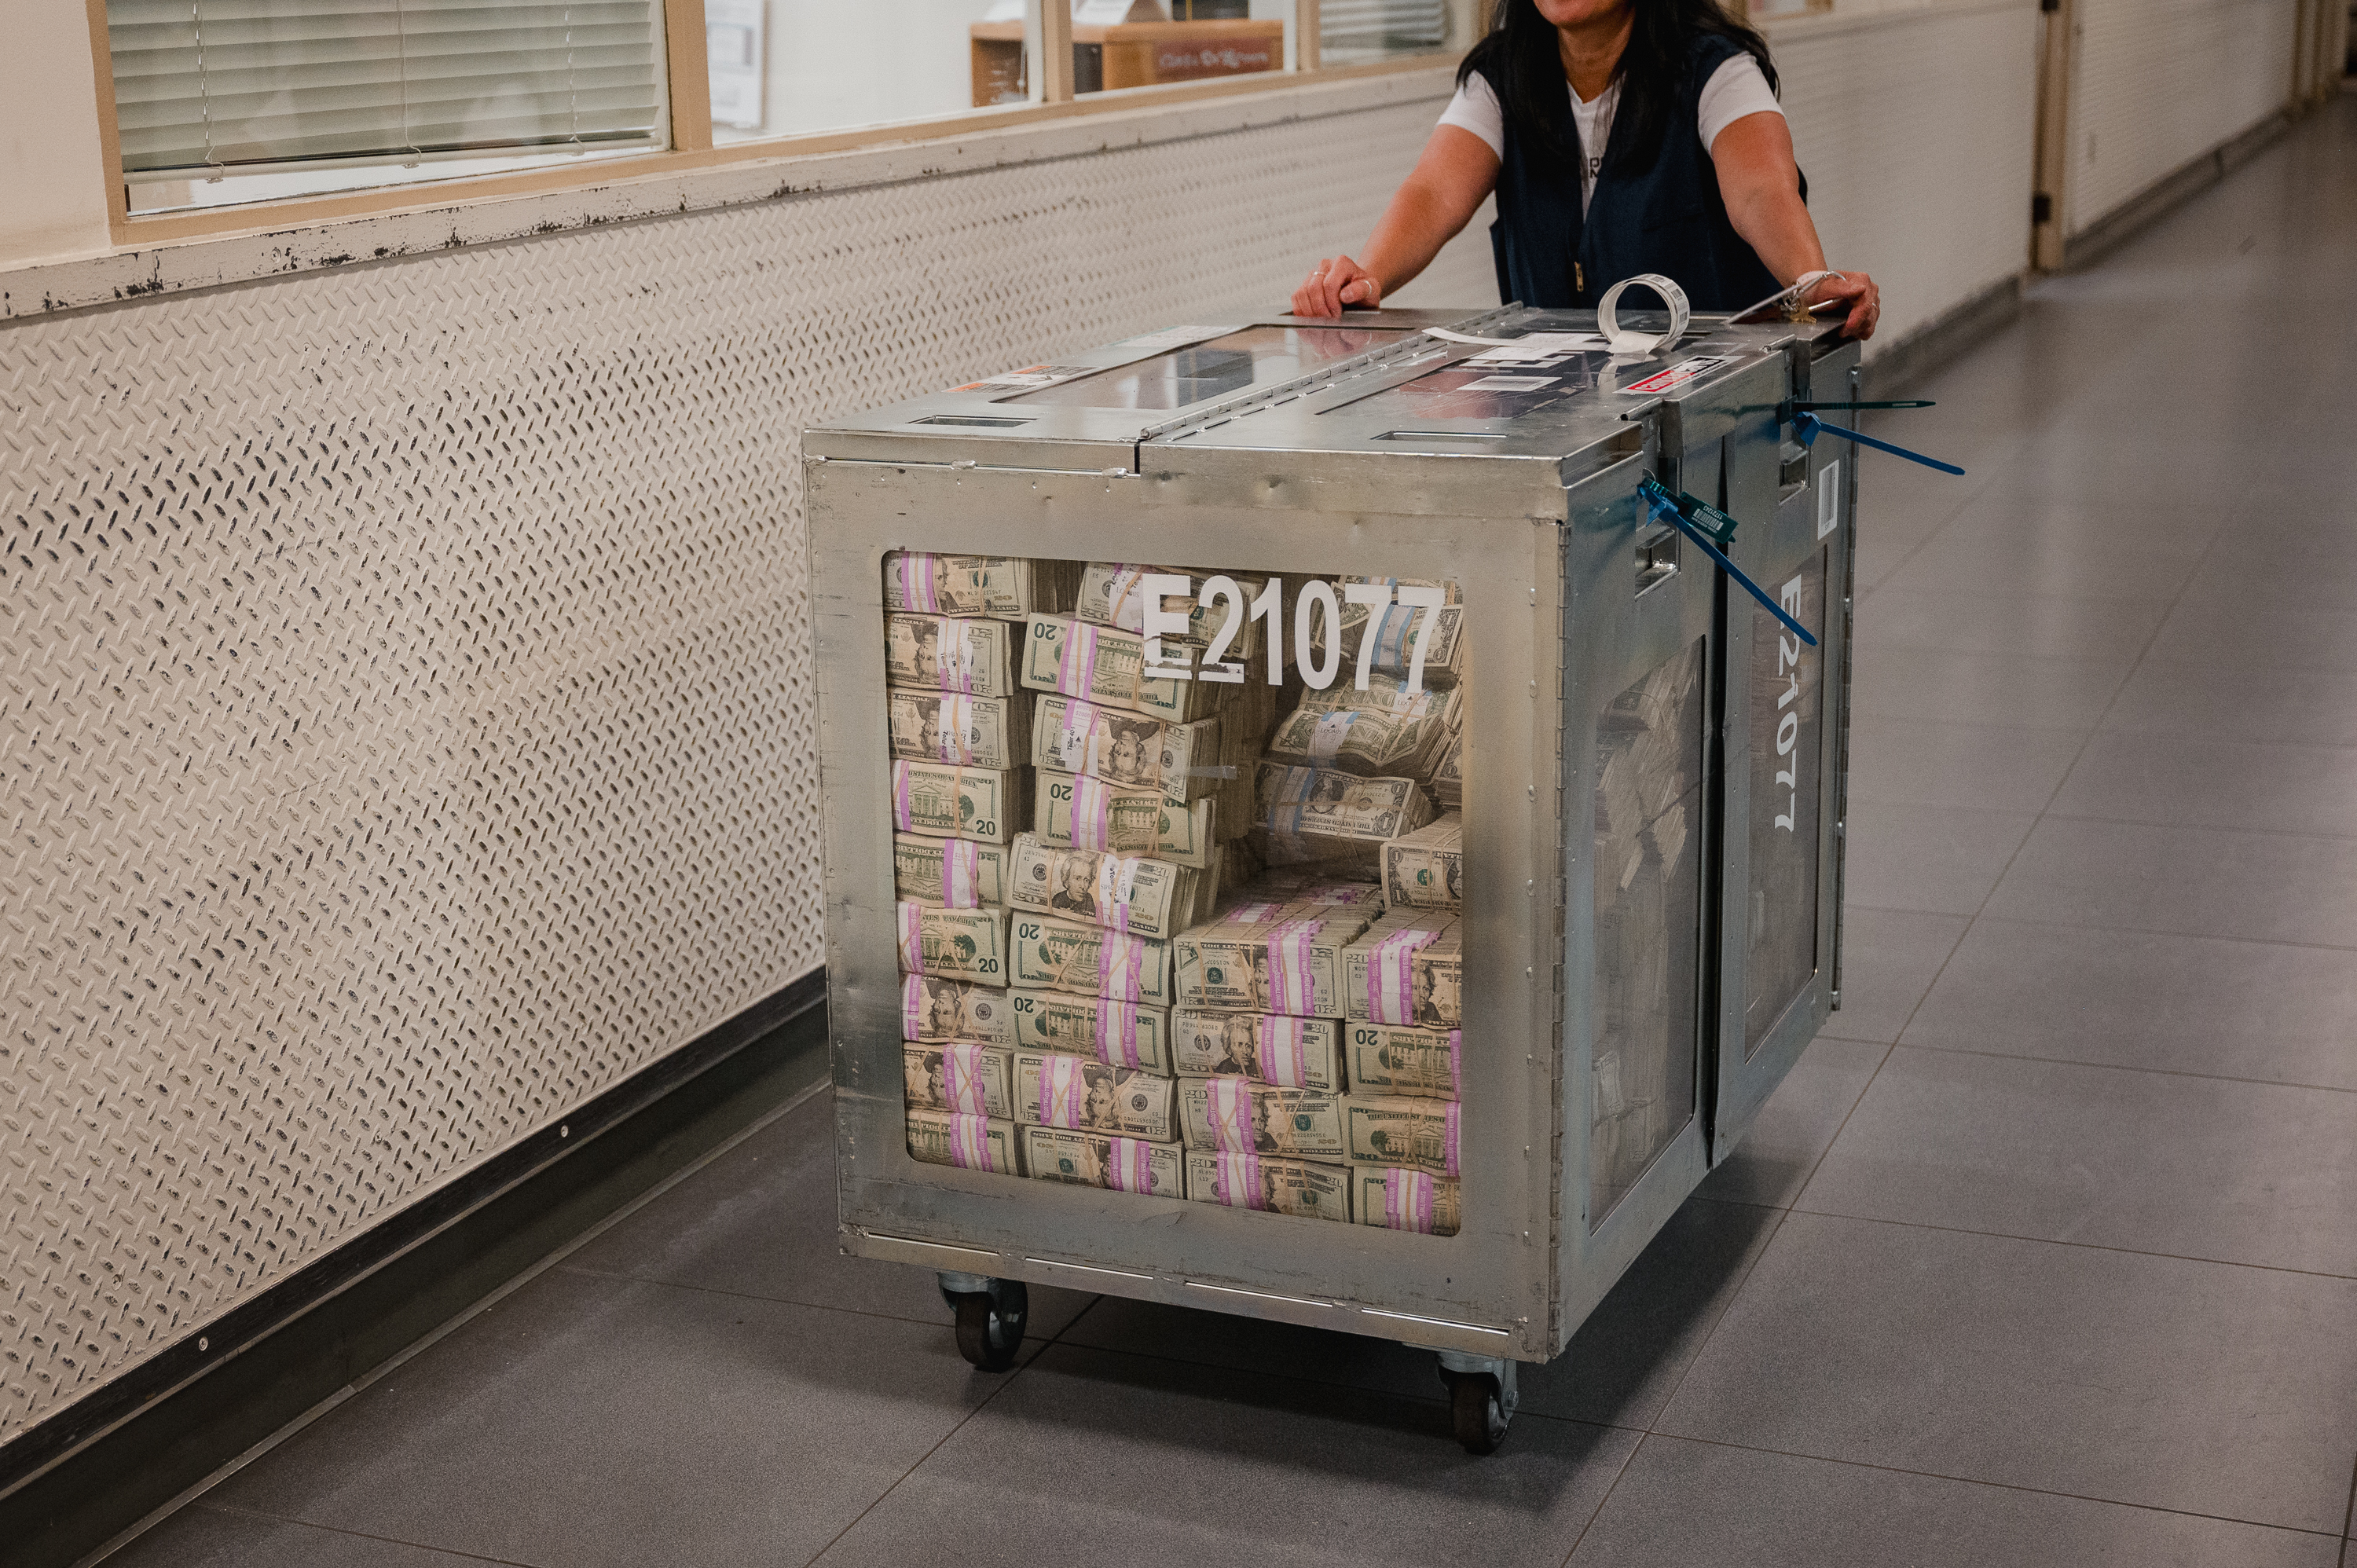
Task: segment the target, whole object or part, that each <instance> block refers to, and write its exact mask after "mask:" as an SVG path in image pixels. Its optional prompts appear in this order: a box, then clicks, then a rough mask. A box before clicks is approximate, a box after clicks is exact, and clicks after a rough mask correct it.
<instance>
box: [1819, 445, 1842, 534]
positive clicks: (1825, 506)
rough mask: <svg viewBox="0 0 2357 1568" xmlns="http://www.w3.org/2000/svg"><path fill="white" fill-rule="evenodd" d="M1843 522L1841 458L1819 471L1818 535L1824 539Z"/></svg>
mask: <svg viewBox="0 0 2357 1568" xmlns="http://www.w3.org/2000/svg"><path fill="white" fill-rule="evenodd" d="M1840 522H1841V459H1840V458H1838V457H1836V458H1835V459H1834V460H1833V461H1832V462H1830V463H1827V464H1826V465H1825V466H1824V467H1823V468H1821V469H1819V470H1818V472H1817V537H1818V538H1819V539H1823V538H1824V536H1825V535H1826V534H1828V533H1831V532H1833V531H1834V530H1835V527H1837V526H1838V525H1839V524H1840Z"/></svg>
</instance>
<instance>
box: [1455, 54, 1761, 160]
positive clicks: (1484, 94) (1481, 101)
mask: <svg viewBox="0 0 2357 1568" xmlns="http://www.w3.org/2000/svg"><path fill="white" fill-rule="evenodd" d="M1783 112H1784V110H1783V107H1782V106H1781V104H1779V103H1778V102H1776V94H1775V93H1774V92H1772V91H1770V90H1769V86H1768V79H1767V77H1765V76H1764V75H1762V74H1761V73H1760V62H1759V61H1758V60H1756V59H1752V58H1751V57H1750V56H1749V54H1738V55H1736V56H1734V57H1733V58H1731V59H1727V61H1725V62H1724V63H1723V64H1721V65H1720V66H1719V68H1718V69H1717V70H1714V71H1712V72H1711V73H1710V80H1709V81H1706V82H1705V83H1703V89H1702V99H1701V102H1699V103H1698V104H1697V105H1696V106H1695V128H1696V129H1697V130H1699V131H1700V132H1701V133H1702V145H1703V150H1704V151H1705V152H1708V151H1709V150H1710V145H1711V144H1712V143H1713V142H1716V141H1717V140H1718V134H1719V133H1720V132H1721V131H1724V130H1726V129H1727V127H1728V126H1729V125H1732V124H1735V123H1736V122H1737V121H1738V120H1740V119H1742V118H1743V117H1744V116H1745V115H1747V114H1781V113H1783ZM1440 123H1441V124H1444V125H1454V126H1456V127H1457V128H1458V129H1459V130H1462V131H1470V132H1472V133H1473V134H1475V135H1477V136H1479V137H1480V138H1481V140H1482V141H1484V142H1486V143H1488V144H1489V146H1490V150H1491V152H1493V153H1495V154H1497V155H1498V156H1500V157H1501V158H1502V157H1504V156H1506V112H1505V110H1504V109H1503V108H1502V107H1501V105H1500V104H1499V102H1498V94H1497V91H1496V90H1495V89H1493V88H1492V87H1491V85H1490V79H1489V78H1487V77H1485V76H1483V75H1482V74H1481V73H1480V72H1479V71H1476V72H1474V73H1473V74H1472V75H1471V76H1469V77H1467V78H1466V79H1465V85H1464V86H1462V87H1460V88H1458V90H1457V96H1456V97H1454V98H1452V99H1450V100H1449V101H1448V109H1447V110H1446V111H1445V112H1443V113H1442V114H1441V116H1440Z"/></svg>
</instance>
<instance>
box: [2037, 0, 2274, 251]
mask: <svg viewBox="0 0 2357 1568" xmlns="http://www.w3.org/2000/svg"><path fill="white" fill-rule="evenodd" d="M2072 17H2073V26H2074V28H2075V30H2074V32H2073V34H2072V40H2071V113H2070V121H2071V143H2070V147H2069V153H2068V156H2069V173H2068V176H2067V177H2066V179H2065V181H2064V184H2063V201H2062V205H2063V229H2064V231H2066V232H2068V233H2072V234H2077V233H2081V232H2083V231H2085V230H2087V229H2088V228H2090V227H2092V226H2093V225H2094V224H2095V223H2097V222H2099V221H2101V220H2103V219H2104V217H2106V216H2107V215H2109V214H2110V213H2111V212H2113V211H2114V210H2115V209H2117V208H2119V207H2120V206H2121V205H2122V204H2123V203H2125V202H2126V201H2128V200H2130V199H2133V198H2135V197H2136V196H2137V195H2138V194H2140V193H2141V192H2143V191H2144V190H2145V189H2147V188H2148V187H2150V186H2151V185H2153V184H2154V183H2155V182H2156V181H2158V180H2159V179H2161V178H2163V177H2166V176H2168V175H2169V174H2172V173H2174V172H2175V171H2176V170H2178V169H2179V168H2181V167H2183V166H2185V165H2186V164H2188V163H2190V162H2191V161H2192V160H2193V159H2195V158H2198V157H2200V156H2201V155H2202V154H2204V153H2206V152H2208V151H2210V150H2211V149H2212V148H2213V147H2215V146H2217V145H2220V144H2221V143H2223V142H2227V141H2231V140H2232V139H2233V138H2234V137H2235V136H2238V135H2240V134H2242V133H2243V132H2244V131H2247V130H2249V129H2250V128H2251V127H2252V126H2254V125H2255V124H2258V123H2259V122H2260V121H2261V120H2263V119H2265V118H2266V117H2267V116H2268V115H2270V114H2274V113H2279V112H2280V111H2281V110H2282V109H2283V108H2284V107H2285V105H2286V103H2287V101H2288V100H2289V98H2290V95H2291V76H2292V41H2293V29H2294V26H2295V24H2296V22H2297V19H2298V0H2075V9H2074V10H2073V12H2072Z"/></svg>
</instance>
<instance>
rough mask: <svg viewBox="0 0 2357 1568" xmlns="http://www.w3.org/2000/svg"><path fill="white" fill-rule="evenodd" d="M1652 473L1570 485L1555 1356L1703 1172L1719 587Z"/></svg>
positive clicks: (1643, 469) (1624, 470)
mask: <svg viewBox="0 0 2357 1568" xmlns="http://www.w3.org/2000/svg"><path fill="white" fill-rule="evenodd" d="M1654 461H1655V460H1654V458H1653V456H1652V453H1650V452H1649V453H1647V454H1646V455H1645V456H1641V457H1635V458H1631V459H1629V460H1627V461H1625V462H1622V463H1620V464H1617V465H1615V466H1613V467H1610V468H1608V469H1606V470H1604V471H1603V472H1601V473H1599V474H1597V475H1596V476H1594V477H1593V478H1589V479H1587V480H1585V481H1582V482H1581V483H1579V484H1577V485H1575V486H1574V487H1573V488H1572V490H1571V492H1570V498H1569V499H1570V504H1569V508H1568V510H1567V514H1566V518H1567V521H1566V550H1565V555H1566V578H1567V580H1568V584H1569V589H1570V591H1569V594H1568V598H1569V603H1570V613H1569V618H1568V619H1567V621H1566V626H1565V628H1564V662H1563V668H1564V671H1565V677H1564V682H1563V703H1564V713H1563V733H1564V736H1565V743H1566V761H1565V768H1564V784H1563V792H1564V793H1563V804H1562V807H1561V811H1562V813H1563V822H1564V843H1565V884H1566V889H1567V897H1566V911H1565V926H1566V929H1565V944H1564V977H1565V978H1564V983H1563V984H1562V986H1561V987H1560V991H1561V993H1562V994H1563V995H1564V996H1565V997H1566V1018H1565V1021H1564V1030H1563V1036H1564V1038H1563V1046H1564V1050H1565V1057H1566V1060H1565V1073H1564V1088H1563V1096H1564V1120H1565V1122H1566V1125H1565V1128H1564V1140H1563V1144H1564V1155H1563V1171H1562V1179H1563V1182H1564V1187H1565V1194H1564V1197H1565V1201H1564V1205H1563V1216H1562V1220H1561V1229H1562V1232H1563V1235H1562V1268H1563V1277H1562V1284H1561V1290H1562V1297H1563V1312H1562V1316H1561V1319H1560V1329H1559V1333H1558V1343H1560V1342H1561V1341H1563V1340H1567V1339H1568V1338H1569V1337H1570V1335H1571V1333H1572V1331H1573V1330H1575V1329H1576V1328H1577V1326H1578V1325H1579V1323H1580V1321H1581V1320H1582V1319H1583V1318H1584V1317H1586V1316H1587V1312H1588V1311H1589V1309H1590V1308H1592V1307H1593V1306H1594V1305H1595V1304H1596V1303H1597V1301H1598V1300H1599V1299H1601V1298H1602V1296H1603V1294H1604V1293H1605V1292H1606V1291H1608V1290H1609V1289H1610V1288H1611V1286H1612V1283H1613V1282H1614V1281H1616V1280H1617V1279H1619V1278H1620V1274H1621V1273H1622V1272H1623V1271H1625V1270H1626V1269H1627V1268H1628V1266H1629V1264H1630V1263H1631V1262H1634V1261H1635V1259H1636V1257H1637V1254H1638V1253H1639V1252H1641V1251H1643V1250H1644V1247H1645V1244H1646V1243H1647V1242H1648V1241H1650V1240H1652V1238H1653V1236H1654V1235H1655V1234H1657V1233H1658V1232H1659V1230H1661V1227H1662V1226H1663V1223H1664V1222H1666V1221H1667V1219H1669V1217H1670V1215H1671V1214H1672V1213H1673V1212H1674V1211H1675V1210H1676V1208H1678V1206H1679V1205H1680V1204H1681V1203H1683V1202H1684V1200H1685V1198H1686V1196H1687V1195H1688V1194H1689V1193H1691V1192H1692V1191H1693V1190H1694V1187H1695V1183H1696V1182H1698V1181H1699V1180H1700V1179H1701V1177H1702V1175H1703V1174H1704V1172H1705V1170H1706V1168H1707V1159H1706V1144H1705V1129H1704V1111H1705V1096H1706V1092H1707V1089H1708V1083H1707V1079H1706V1069H1705V1063H1706V1060H1707V1056H1708V1053H1707V1052H1706V1049H1705V1044H1706V1040H1707V1039H1708V1037H1709V1035H1710V1032H1711V1024H1712V1020H1711V1018H1710V1015H1709V1012H1708V1002H1707V997H1708V994H1709V989H1710V987H1709V974H1708V970H1709V967H1710V966H1709V962H1708V955H1709V953H1710V950H1711V947H1710V942H1709V940H1708V931H1709V927H1708V920H1707V911H1706V902H1707V897H1708V891H1709V886H1710V881H1711V875H1710V871H1711V866H1712V865H1713V863H1714V859H1715V845H1714V843H1712V830H1711V824H1710V812H1709V810H1708V803H1709V800H1710V797H1711V794H1712V787H1713V781H1712V779H1711V778H1710V776H1709V768H1710V758H1711V757H1712V756H1713V751H1714V748H1713V747H1712V746H1711V744H1710V738H1711V737H1710V726H1711V714H1712V711H1713V708H1714V706H1715V702H1716V693H1715V690H1714V688H1715V683H1716V680H1717V675H1716V671H1717V665H1718V657H1717V647H1716V635H1715V628H1714V626H1713V615H1714V608H1713V606H1714V591H1715V585H1714V584H1713V581H1712V578H1713V575H1714V574H1713V573H1712V572H1711V570H1710V569H1709V566H1708V564H1707V563H1706V562H1705V561H1702V560H1701V559H1699V558H1698V553H1696V552H1695V551H1693V550H1692V548H1691V546H1684V545H1682V542H1681V541H1680V540H1679V538H1678V535H1677V534H1676V532H1674V530H1670V529H1666V528H1663V527H1662V526H1660V525H1659V524H1657V523H1655V522H1653V521H1652V519H1650V518H1649V517H1648V516H1647V515H1646V513H1645V511H1644V509H1643V508H1642V506H1641V504H1640V503H1639V501H1638V499H1637V497H1636V493H1635V491H1636V486H1637V483H1638V481H1639V480H1641V479H1642V478H1646V477H1647V476H1648V475H1650V474H1652V472H1653V469H1654Z"/></svg>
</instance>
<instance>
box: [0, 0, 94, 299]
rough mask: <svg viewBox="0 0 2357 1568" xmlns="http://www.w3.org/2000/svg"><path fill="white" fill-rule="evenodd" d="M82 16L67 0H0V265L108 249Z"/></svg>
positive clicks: (91, 80)
mask: <svg viewBox="0 0 2357 1568" xmlns="http://www.w3.org/2000/svg"><path fill="white" fill-rule="evenodd" d="M105 179H106V175H105V165H104V160H103V159H102V157H101V156H100V155H99V144H98V88H97V82H96V79H95V78H94V77H93V76H92V75H91V61H90V24H89V22H88V21H87V19H86V18H85V16H84V15H83V12H82V8H81V6H80V5H76V4H74V3H73V0H0V268H5V267H11V266H17V265H21V264H23V263H27V262H40V261H52V260H61V259H64V258H66V257H70V256H86V255H93V254H96V253H97V252H102V251H103V250H105V249H106V248H107V228H106V184H105Z"/></svg>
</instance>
